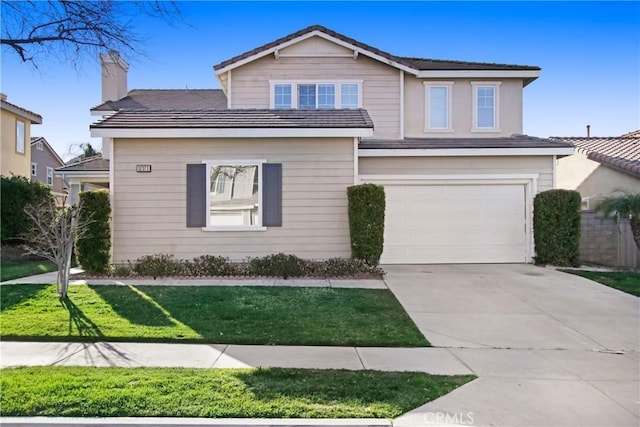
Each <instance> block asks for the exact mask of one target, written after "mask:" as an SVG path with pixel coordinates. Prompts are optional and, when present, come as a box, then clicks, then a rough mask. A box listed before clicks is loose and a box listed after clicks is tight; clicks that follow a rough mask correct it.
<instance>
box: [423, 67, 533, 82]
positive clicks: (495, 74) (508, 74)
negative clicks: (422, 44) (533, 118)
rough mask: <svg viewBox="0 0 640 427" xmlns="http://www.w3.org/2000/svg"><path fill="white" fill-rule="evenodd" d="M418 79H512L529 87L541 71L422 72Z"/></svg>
mask: <svg viewBox="0 0 640 427" xmlns="http://www.w3.org/2000/svg"><path fill="white" fill-rule="evenodd" d="M417 77H418V78H428V79H433V78H436V79H437V78H450V79H451V78H474V79H480V78H487V79H493V78H496V79H497V78H511V79H523V81H524V82H525V83H524V85H525V86H526V85H528V84H529V83H531V82H532V81H534V80H535V79H537V78H538V77H540V70H421V71H418V74H417Z"/></svg>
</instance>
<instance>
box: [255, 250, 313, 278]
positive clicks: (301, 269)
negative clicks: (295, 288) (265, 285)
mask: <svg viewBox="0 0 640 427" xmlns="http://www.w3.org/2000/svg"><path fill="white" fill-rule="evenodd" d="M305 264H306V263H305V261H303V260H302V259H300V258H298V257H297V256H295V255H286V254H283V253H279V254H274V255H267V256H265V257H262V258H252V259H250V260H249V265H248V270H247V272H248V273H249V274H250V275H252V276H276V277H282V278H283V279H287V278H289V277H300V276H305V275H306V273H305Z"/></svg>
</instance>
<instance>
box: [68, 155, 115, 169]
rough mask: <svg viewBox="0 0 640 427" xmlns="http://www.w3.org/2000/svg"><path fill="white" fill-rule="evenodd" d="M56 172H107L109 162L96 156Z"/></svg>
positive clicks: (100, 156)
mask: <svg viewBox="0 0 640 427" xmlns="http://www.w3.org/2000/svg"><path fill="white" fill-rule="evenodd" d="M56 172H109V160H108V159H103V158H102V154H98V155H96V156H93V157H89V158H88V159H83V160H80V161H79V162H76V163H72V164H70V165H66V166H62V167H59V168H57V169H56Z"/></svg>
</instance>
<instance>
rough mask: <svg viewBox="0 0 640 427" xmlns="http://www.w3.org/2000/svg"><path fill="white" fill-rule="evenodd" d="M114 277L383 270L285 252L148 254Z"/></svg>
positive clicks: (371, 273)
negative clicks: (235, 257) (241, 258)
mask: <svg viewBox="0 0 640 427" xmlns="http://www.w3.org/2000/svg"><path fill="white" fill-rule="evenodd" d="M112 273H113V275H115V276H119V277H120V276H124V277H126V276H146V277H149V276H151V277H153V278H157V277H176V276H188V277H201V276H236V277H247V276H249V277H255V276H262V277H282V278H284V279H287V278H289V277H317V278H337V277H351V278H353V277H366V278H370V277H374V278H380V277H382V276H383V275H384V271H382V270H381V269H380V268H378V267H375V266H371V265H369V264H367V263H366V262H364V261H363V260H360V259H345V258H331V259H328V260H326V261H309V260H304V259H302V258H298V257H297V256H295V255H287V254H283V253H278V254H273V255H267V256H264V257H260V258H249V259H247V260H246V261H245V262H232V261H229V259H228V258H225V257H222V256H213V255H202V256H199V257H196V258H193V259H192V260H179V259H175V258H174V256H173V255H169V254H154V255H145V256H142V257H140V258H138V259H137V260H136V261H133V262H131V261H128V264H127V265H116V266H114V268H113V270H112Z"/></svg>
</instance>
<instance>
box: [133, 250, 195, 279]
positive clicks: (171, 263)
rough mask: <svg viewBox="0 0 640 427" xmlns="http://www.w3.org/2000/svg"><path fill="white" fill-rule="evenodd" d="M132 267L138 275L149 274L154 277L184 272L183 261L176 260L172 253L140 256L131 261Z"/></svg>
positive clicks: (178, 274)
mask: <svg viewBox="0 0 640 427" xmlns="http://www.w3.org/2000/svg"><path fill="white" fill-rule="evenodd" d="M132 269H133V272H134V273H136V274H138V275H140V276H151V277H153V278H154V279H155V278H157V277H167V276H181V275H183V274H185V264H184V261H181V260H176V259H174V258H173V255H168V254H154V255H145V256H142V257H140V258H138V259H137V260H136V261H135V262H134V263H133V268H132Z"/></svg>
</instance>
